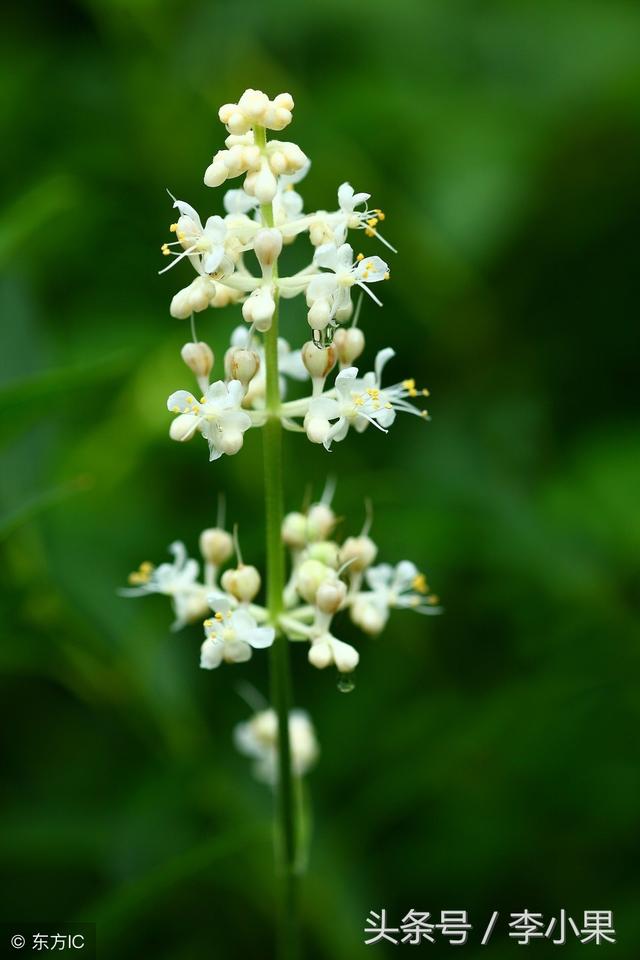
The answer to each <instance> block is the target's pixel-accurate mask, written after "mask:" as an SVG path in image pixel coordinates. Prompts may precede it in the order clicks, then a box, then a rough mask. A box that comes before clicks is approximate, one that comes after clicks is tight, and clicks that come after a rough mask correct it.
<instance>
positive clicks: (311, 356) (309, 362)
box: [301, 340, 336, 380]
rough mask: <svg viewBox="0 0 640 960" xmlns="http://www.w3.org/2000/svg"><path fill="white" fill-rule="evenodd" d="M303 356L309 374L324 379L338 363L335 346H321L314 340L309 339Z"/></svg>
mask: <svg viewBox="0 0 640 960" xmlns="http://www.w3.org/2000/svg"><path fill="white" fill-rule="evenodd" d="M301 356H302V362H303V363H304V365H305V367H306V368H307V370H308V371H309V374H310V375H311V376H312V377H314V378H320V379H323V380H324V378H325V377H326V376H327V374H328V373H330V372H331V371H332V370H333V368H334V367H335V365H336V351H335V349H334V348H333V346H329V347H320V348H319V347H317V346H316V345H315V343H313V341H312V340H307V342H306V343H305V345H304V346H303V348H302V350H301Z"/></svg>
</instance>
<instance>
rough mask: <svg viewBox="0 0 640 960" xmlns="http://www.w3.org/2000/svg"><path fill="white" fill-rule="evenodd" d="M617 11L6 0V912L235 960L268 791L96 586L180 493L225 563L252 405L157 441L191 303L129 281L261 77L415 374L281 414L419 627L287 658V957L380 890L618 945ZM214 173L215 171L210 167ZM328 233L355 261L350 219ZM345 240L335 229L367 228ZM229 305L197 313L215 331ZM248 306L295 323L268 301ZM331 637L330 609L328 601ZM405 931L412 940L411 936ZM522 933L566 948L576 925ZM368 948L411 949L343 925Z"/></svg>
mask: <svg viewBox="0 0 640 960" xmlns="http://www.w3.org/2000/svg"><path fill="white" fill-rule="evenodd" d="M639 37H640V10H639V9H638V7H637V5H636V4H634V3H631V2H629V3H624V2H621V0H607V2H588V0H585V2H581V3H579V2H573V0H555V2H547V0H535V2H534V0H520V2H518V0H513V2H506V0H503V2H483V3H479V2H471V0H468V2H462V0H460V2H459V0H448V2H433V0H429V2H421V3H419V2H417V0H414V2H407V0H395V2H394V3H392V4H386V3H383V2H378V0H369V2H366V3H358V4H356V3H344V2H338V0H325V2H324V3H322V4H301V3H294V2H274V3H259V4H258V3H256V4H253V3H227V4H225V3H213V2H210V0H208V2H207V0H183V2H181V3H178V2H169V3H166V2H165V3H160V2H157V0H119V2H107V0H86V2H78V3H71V2H67V3H56V4H40V5H36V4H23V5H21V6H20V7H17V6H16V7H14V9H13V10H12V12H11V15H10V17H9V18H8V22H7V23H6V29H5V31H4V36H3V38H2V40H1V41H0V46H1V54H2V55H1V58H0V63H1V64H2V66H1V67H0V69H1V71H2V84H1V89H2V94H1V98H0V105H1V112H2V129H3V156H2V165H3V174H2V193H3V195H4V203H3V207H2V215H1V219H0V260H1V264H0V267H1V270H2V277H1V281H0V302H1V310H2V351H1V355H2V360H1V361H0V362H1V364H2V378H3V386H2V389H1V391H0V439H1V440H2V455H3V469H2V474H1V479H0V490H1V494H2V509H1V515H0V532H1V536H2V586H3V610H2V634H3V637H2V640H3V642H2V647H1V650H2V652H1V665H2V681H1V699H2V717H1V723H0V737H1V738H2V746H3V754H4V758H5V759H4V765H3V767H4V780H5V783H4V787H3V791H2V799H1V811H2V814H1V815H2V824H3V830H2V839H1V840H0V859H1V861H2V872H3V876H4V878H5V880H6V881H7V882H6V883H5V894H4V897H3V902H2V912H3V914H4V918H5V919H7V920H12V919H34V920H38V919H72V918H77V919H85V920H95V921H96V922H97V923H98V924H99V927H98V930H99V942H100V943H101V944H102V954H101V955H102V956H103V957H108V958H122V960H128V958H138V957H140V956H154V957H156V958H158V960H160V958H162V960H164V958H171V960H201V958H203V957H208V956H211V957H225V958H235V957H249V956H250V957H260V958H263V957H264V958H269V957H270V956H271V955H272V952H271V938H272V927H273V923H272V918H273V899H272V898H273V883H272V873H271V869H272V868H271V836H270V820H269V818H270V810H271V799H270V795H269V792H268V790H267V789H265V788H264V787H262V786H260V785H259V784H257V783H255V782H254V781H253V780H252V779H251V777H250V774H249V765H248V762H247V761H246V760H245V759H244V758H242V757H240V756H238V755H236V754H235V752H234V750H233V747H232V746H231V742H230V737H231V730H232V727H233V725H234V724H235V723H237V722H239V721H241V720H243V719H245V718H246V716H247V713H248V711H247V707H246V706H245V704H244V703H243V701H242V700H241V698H240V697H239V696H238V692H237V684H238V681H239V680H240V679H241V678H247V679H249V680H250V681H251V682H252V683H253V684H255V686H256V687H258V688H259V689H261V690H263V691H265V690H266V687H267V673H266V669H267V658H266V657H265V656H261V655H256V656H254V658H253V661H252V662H251V664H249V665H247V666H245V667H237V668H233V669H232V668H228V669H221V670H219V671H218V672H215V673H212V674H209V673H205V672H203V671H200V670H199V668H198V646H199V643H200V631H199V629H198V628H196V627H194V628H189V629H187V630H185V631H184V633H181V634H170V633H169V630H168V625H169V622H170V614H169V610H168V608H167V605H166V603H165V602H164V601H163V599H162V598H151V599H148V600H144V601H135V602H134V601H125V600H123V599H120V598H118V597H117V595H116V589H117V588H118V586H120V585H122V584H123V583H124V582H125V578H126V574H127V572H128V571H129V570H130V569H132V568H134V567H135V566H137V564H138V563H139V561H140V560H143V559H147V558H148V559H152V560H155V561H160V560H162V559H163V558H164V556H165V550H166V546H167V544H168V543H169V542H170V541H171V540H173V539H174V538H177V537H179V538H182V539H184V540H185V541H186V543H187V544H188V546H189V548H190V549H191V550H192V551H194V550H195V549H196V543H197V536H198V532H199V530H200V529H201V527H202V526H204V525H209V524H211V523H212V522H213V521H214V519H215V504H216V500H217V496H218V493H219V491H221V490H224V491H226V494H227V499H228V511H229V517H230V519H231V520H238V521H239V523H240V527H241V535H242V543H243V547H244V552H245V559H249V560H252V561H255V562H259V563H261V562H262V545H261V544H262V537H263V521H262V505H261V496H262V480H261V450H260V435H259V433H258V431H253V432H252V433H251V434H250V435H248V437H247V440H246V443H245V448H244V450H243V451H242V453H241V455H239V456H237V457H233V458H230V457H225V458H224V459H223V460H222V461H220V462H219V463H216V464H213V465H209V464H208V463H207V457H206V447H205V445H204V444H203V443H202V442H201V441H200V440H199V439H198V440H197V441H194V442H193V443H192V444H188V445H185V446H180V445H178V444H173V443H171V442H169V440H168V438H167V427H168V419H169V418H168V414H167V412H166V409H165V399H166V396H167V395H168V393H169V392H170V391H171V390H173V389H176V388H177V387H182V386H189V378H188V376H187V372H186V371H185V370H184V368H183V366H182V363H181V361H180V358H179V355H178V348H179V347H180V346H181V345H182V343H183V342H184V341H185V340H186V339H188V334H187V326H188V325H187V324H186V322H182V321H177V320H174V319H172V318H171V317H170V316H169V314H168V303H169V299H170V297H171V296H172V294H173V293H174V292H175V291H176V290H177V289H178V288H179V287H180V286H182V285H184V284H185V283H186V282H187V281H188V280H189V279H191V274H190V272H189V269H188V267H187V265H183V266H180V267H178V268H176V270H175V271H174V272H172V273H170V274H169V275H166V276H163V277H160V278H159V277H158V276H157V270H158V269H159V268H160V267H162V266H164V265H165V262H163V261H162V258H161V257H160V253H159V247H160V244H161V243H162V242H163V241H164V240H165V239H168V235H167V225H168V223H169V222H170V220H171V219H172V216H171V211H170V203H169V201H168V198H167V196H166V193H165V188H167V187H168V188H170V189H171V190H172V192H174V193H175V194H177V195H178V196H180V197H181V198H184V199H186V200H189V201H190V202H191V203H193V204H194V205H195V206H196V207H197V208H198V209H200V210H202V211H203V212H205V213H213V212H220V211H221V198H222V191H209V190H207V188H205V187H204V185H203V184H202V173H203V171H204V168H205V166H206V164H207V163H208V162H209V160H210V157H211V155H212V153H213V152H214V151H215V150H216V149H218V148H219V147H220V146H221V144H222V139H223V136H224V132H223V129H222V127H221V126H220V125H219V123H218V122H217V119H216V113H217V107H218V106H219V105H220V104H221V103H223V102H225V101H228V100H234V99H236V98H237V97H238V95H239V94H240V93H241V92H242V90H243V89H244V88H245V87H247V86H256V87H260V88H263V89H265V90H266V91H268V92H269V93H270V94H271V95H274V94H275V93H277V92H279V91H281V90H289V91H290V92H291V93H292V94H293V96H294V98H295V100H296V109H295V113H294V125H293V126H292V127H291V128H289V131H288V132H289V134H290V137H291V139H294V140H295V141H296V142H298V143H299V144H300V145H301V146H302V147H303V149H304V150H305V151H306V152H307V153H308V154H309V156H311V158H312V160H313V167H312V170H311V173H310V174H309V176H308V178H307V180H306V181H305V183H304V185H303V186H304V188H303V193H304V196H305V203H306V208H307V209H308V210H312V209H314V208H315V207H325V208H326V207H330V206H331V205H332V204H333V202H334V197H335V190H336V187H337V185H338V184H339V183H340V182H342V181H343V180H350V181H351V182H352V183H353V185H354V187H355V188H356V189H358V190H363V189H364V190H368V191H370V192H371V193H372V194H373V202H374V203H375V205H380V206H382V207H383V208H384V210H385V211H386V213H387V220H386V222H385V225H384V226H385V234H386V235H387V236H388V238H389V239H390V240H391V241H392V242H393V243H395V245H396V246H397V247H398V249H399V253H398V255H397V257H393V259H392V281H391V283H389V284H385V286H384V291H383V293H384V300H385V305H384V308H383V310H380V311H379V310H378V309H377V308H376V307H375V306H374V305H373V304H371V305H369V304H366V310H365V313H364V315H363V320H362V326H363V327H364V329H365V330H366V333H367V339H368V344H367V353H366V360H367V361H368V362H370V361H371V360H372V358H373V356H374V355H375V351H376V350H377V349H378V348H379V347H382V346H386V345H387V344H389V343H391V344H393V345H394V346H395V347H396V348H397V351H398V354H399V356H398V358H397V359H396V360H395V361H394V364H393V366H391V367H390V368H388V369H389V374H390V376H391V379H392V380H395V379H400V378H402V377H403V376H406V375H413V376H415V377H416V378H417V380H418V381H419V382H420V383H421V384H422V383H426V384H428V386H429V387H430V389H431V392H432V399H431V401H430V411H431V414H432V418H433V419H432V422H431V423H430V424H428V425H426V426H423V425H422V424H421V423H419V422H418V421H416V420H414V419H413V418H410V417H405V418H399V419H398V421H397V423H396V425H395V426H394V428H393V430H392V432H391V433H390V434H389V435H388V436H383V435H381V434H379V433H377V432H375V434H374V432H373V431H371V430H370V431H368V433H367V434H365V435H364V436H355V435H350V436H349V438H348V441H346V442H345V443H342V444H339V445H337V446H336V447H335V450H334V452H333V453H332V454H331V455H328V454H326V453H325V452H324V451H323V450H322V449H317V448H315V447H312V446H311V445H310V444H308V443H307V442H306V440H305V439H304V438H299V437H296V436H292V437H288V438H287V448H286V454H287V463H288V468H287V498H288V503H289V505H290V507H296V506H298V505H299V503H300V501H301V499H302V497H303V496H304V492H305V488H306V486H307V484H308V483H309V482H310V481H311V482H312V483H313V485H314V486H313V491H314V494H315V495H318V494H319V492H320V489H321V485H322V483H323V479H324V477H325V475H326V473H327V472H328V471H332V472H334V473H336V474H337V475H338V477H339V488H338V494H337V498H336V508H337V510H338V512H339V513H340V514H341V515H343V516H344V517H345V518H346V520H345V530H347V531H349V532H354V531H355V530H357V529H358V528H359V525H360V523H361V518H362V516H363V500H364V498H365V497H367V496H368V497H371V498H372V500H373V501H374V504H375V525H374V534H375V537H376V539H377V541H378V543H379V544H380V548H381V556H382V557H383V558H384V559H389V560H393V561H396V560H400V559H403V558H410V559H413V560H415V561H416V562H417V563H418V565H419V566H420V567H421V568H423V569H425V570H426V571H427V572H428V574H429V578H430V582H431V583H432V585H433V588H434V589H436V590H437V592H438V593H439V594H440V596H441V597H442V598H443V602H444V604H445V606H446V613H445V615H444V616H443V617H441V618H438V619H429V620H425V619H421V618H418V617H412V616H411V615H410V614H409V613H398V614H396V615H395V616H394V617H393V619H392V621H391V623H390V625H389V628H388V630H387V632H386V633H385V635H384V636H383V637H381V638H379V639H377V640H371V639H364V640H362V641H361V642H360V644H359V645H360V650H361V653H362V663H361V667H360V668H359V670H358V673H357V677H356V689H355V691H354V692H353V693H351V694H349V695H343V694H340V693H338V692H337V690H336V683H335V675H334V674H332V673H330V672H327V673H320V672H318V671H314V670H312V669H311V668H310V667H309V666H308V665H307V663H306V659H305V651H304V649H303V648H302V647H301V646H300V647H296V648H295V649H294V650H293V653H294V670H295V700H296V703H297V704H298V705H300V706H304V707H306V708H307V709H309V710H310V712H311V713H312V715H313V718H314V721H315V724H316V727H317V731H318V736H319V739H320V742H321V746H322V756H321V760H320V763H319V764H318V767H317V769H316V770H315V771H314V772H313V774H311V775H310V777H309V779H308V784H309V787H310V790H311V793H312V796H313V809H314V835H313V848H312V858H311V870H310V874H309V877H308V881H307V884H306V893H305V898H304V923H305V931H306V935H307V943H308V946H307V950H306V953H305V957H309V958H313V960H316V958H318V960H325V958H332V960H343V958H344V960H351V958H358V957H361V956H369V955H375V953H369V952H367V951H366V950H365V948H364V947H363V946H362V940H363V933H362V929H363V926H364V921H365V918H366V916H367V914H368V912H369V911H370V910H371V909H379V908H380V907H383V906H384V907H386V908H387V909H388V910H389V914H390V917H392V918H396V920H397V919H401V917H402V915H403V914H404V913H405V912H406V911H407V910H409V909H410V908H415V909H422V910H430V911H432V912H435V913H436V914H437V913H439V911H440V910H441V909H443V908H448V909H453V908H466V909H468V910H469V912H470V917H471V921H472V923H474V925H475V928H476V929H475V930H474V933H473V936H472V943H470V944H469V945H467V946H466V947H465V948H464V956H465V957H477V956H480V955H483V956H484V955H485V953H486V955H487V956H490V957H493V958H500V957H511V956H516V955H519V954H518V951H519V950H520V948H519V947H516V946H515V945H514V944H513V943H512V942H509V940H508V938H507V937H506V936H505V934H504V931H503V932H502V933H501V934H500V935H497V936H496V938H495V939H494V941H493V942H492V944H491V945H490V947H488V948H486V950H485V949H482V950H481V949H480V947H479V945H478V942H479V936H480V931H481V928H482V925H483V923H486V921H487V920H488V917H489V915H490V913H491V912H492V911H493V910H499V911H501V924H502V925H503V924H504V923H506V921H507V920H508V917H507V916H506V915H507V914H508V913H509V911H511V910H518V909H522V908H525V907H527V908H529V909H530V910H538V911H543V912H544V913H545V914H546V915H547V916H551V915H553V914H554V913H555V914H557V913H558V911H559V910H560V909H561V908H562V907H565V908H567V909H568V910H569V911H570V912H571V913H572V914H573V915H575V916H578V917H579V916H580V914H581V912H582V911H584V910H585V909H592V908H602V909H612V910H613V911H614V917H615V925H616V927H617V929H618V933H619V943H618V944H617V945H616V946H615V947H607V946H606V945H605V946H604V947H602V948H601V949H602V951H603V953H604V955H605V956H606V955H608V953H609V952H613V953H614V954H615V955H617V956H620V957H629V958H631V957H635V956H637V951H638V942H639V940H640V913H639V912H638V907H637V904H638V897H639V895H640V884H639V880H638V872H637V862H638V856H639V854H640V834H639V830H638V797H639V793H640V767H639V765H638V760H639V757H638V747H637V741H638V714H639V712H640V708H639V702H640V701H639V696H638V694H639V683H638V671H639V669H640V637H639V635H638V630H637V620H636V611H634V603H635V602H636V600H637V594H638V581H639V577H638V545H639V540H640V517H639V514H638V505H637V499H638V489H639V487H640V484H639V477H640V444H639V441H638V433H637V429H636V420H635V417H636V414H637V382H638V378H637V359H636V358H634V348H637V343H636V335H635V329H634V327H635V324H632V315H634V314H635V315H637V302H638V279H637V276H638V271H637V235H638V212H639V208H640V183H639V179H638V168H639V160H640V120H639V108H640V64H639V61H638V41H639ZM237 185H238V184H237V183H234V184H231V186H237ZM355 242H356V244H357V245H358V246H362V247H363V248H364V249H366V250H368V251H371V252H377V253H383V251H382V250H380V249H379V248H378V247H377V246H376V245H375V243H374V241H365V240H364V238H363V237H361V236H359V237H357V238H356V241H355ZM365 244H366V246H365ZM238 318H239V312H238V308H235V309H234V308H229V309H228V310H226V311H216V312H214V311H209V312H208V313H207V314H206V315H202V316H200V317H199V318H198V332H199V335H200V336H202V337H204V338H205V339H207V340H209V341H210V342H211V343H212V345H213V346H214V349H215V350H216V352H217V353H218V355H219V356H220V357H221V355H222V351H223V350H224V347H225V344H226V342H227V338H228V336H229V333H230V331H231V329H232V328H233V327H234V326H235V325H236V324H237V323H238V322H239V320H238ZM283 324H284V332H285V334H287V333H289V334H290V335H291V337H292V339H294V340H295V341H296V342H298V343H299V342H301V340H302V338H303V337H304V336H305V330H306V326H305V321H304V314H303V305H302V302H301V301H291V302H289V303H287V304H285V311H284V320H283ZM341 635H342V636H343V637H344V638H345V639H349V638H350V637H352V631H351V629H350V627H349V626H348V625H345V628H344V630H343V631H342V633H341ZM422 949H423V951H424V953H425V954H428V955H432V956H435V955H440V954H441V953H443V952H448V948H444V947H430V946H429V945H428V944H426V945H424V946H423V948H422ZM531 949H532V952H533V953H535V955H536V956H545V955H546V956H549V955H551V954H553V955H554V956H555V955H556V953H558V952H559V953H560V954H561V955H562V956H564V957H567V958H569V957H578V956H582V955H583V953H584V951H585V950H586V951H588V950H589V949H592V948H589V947H585V946H581V945H580V944H578V943H577V942H576V941H575V938H573V939H571V940H570V942H569V943H568V944H567V945H566V946H564V947H562V948H560V947H556V948H553V947H551V946H550V945H549V944H548V943H547V942H546V941H545V942H544V943H536V944H534V945H533V947H532V948H531ZM375 950H377V954H378V955H381V956H387V955H388V956H396V955H398V951H400V952H401V953H402V952H403V951H404V952H406V951H408V950H409V947H408V946H403V947H398V948H395V949H394V948H391V947H389V948H388V949H385V947H379V946H378V947H371V948H370V951H375Z"/></svg>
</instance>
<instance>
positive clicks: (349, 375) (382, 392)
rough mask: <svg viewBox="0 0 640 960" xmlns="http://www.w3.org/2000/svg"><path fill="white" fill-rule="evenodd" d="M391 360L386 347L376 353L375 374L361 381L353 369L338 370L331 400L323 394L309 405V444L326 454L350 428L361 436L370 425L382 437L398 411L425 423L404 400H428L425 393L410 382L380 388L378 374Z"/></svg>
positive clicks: (420, 413) (423, 413)
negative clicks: (322, 449)
mask: <svg viewBox="0 0 640 960" xmlns="http://www.w3.org/2000/svg"><path fill="white" fill-rule="evenodd" d="M392 356H394V351H393V350H392V349H391V348H390V347H387V348H386V349H384V350H380V351H379V352H378V354H377V356H376V361H375V370H374V371H371V372H369V373H366V374H365V375H364V377H362V378H358V370H357V368H356V367H347V368H346V369H344V370H341V371H340V373H339V374H338V376H337V377H336V379H335V390H334V393H335V396H333V397H332V396H329V395H327V394H324V395H322V396H320V397H315V398H313V399H312V400H311V401H310V403H309V406H308V410H307V413H306V415H305V419H304V426H305V430H306V431H307V436H308V437H309V439H310V440H311V441H312V442H313V443H323V444H324V446H325V447H326V448H327V450H328V449H329V448H330V446H331V443H332V442H333V441H334V440H335V441H339V440H344V438H345V437H346V435H347V433H348V430H349V427H350V426H353V427H354V428H355V429H356V430H357V431H358V432H359V433H361V432H362V431H363V430H365V429H366V428H367V426H368V425H369V424H370V423H372V424H373V425H374V427H377V428H378V429H379V430H382V431H383V432H385V433H386V431H387V429H388V428H389V427H390V426H391V424H392V423H393V422H394V420H395V418H396V411H398V410H400V411H402V412H405V413H413V414H415V415H416V416H419V417H422V418H423V419H428V415H427V412H426V410H418V409H417V408H416V407H414V406H413V405H412V404H410V403H408V402H407V400H406V398H407V397H411V398H415V397H418V396H428V393H429V391H428V390H418V389H417V388H416V385H415V381H414V380H403V381H402V382H401V383H397V384H395V385H393V386H391V387H384V388H383V387H382V386H381V378H382V371H383V369H384V367H385V365H386V363H387V361H388V360H390V359H391V357H392Z"/></svg>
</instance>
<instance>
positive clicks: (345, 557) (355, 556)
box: [340, 536, 378, 573]
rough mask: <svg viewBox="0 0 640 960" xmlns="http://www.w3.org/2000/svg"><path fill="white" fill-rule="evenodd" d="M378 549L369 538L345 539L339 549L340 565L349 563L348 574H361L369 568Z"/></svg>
mask: <svg viewBox="0 0 640 960" xmlns="http://www.w3.org/2000/svg"><path fill="white" fill-rule="evenodd" d="M377 553H378V548H377V546H376V545H375V543H374V542H373V540H371V538H370V537H364V536H362V537H347V539H346V540H345V541H344V543H343V544H342V547H341V548H340V563H347V562H349V568H348V569H349V572H351V573H362V571H363V570H366V569H367V567H369V566H371V564H372V563H373V561H374V560H375V558H376V555H377Z"/></svg>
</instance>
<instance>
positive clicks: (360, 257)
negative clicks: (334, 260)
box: [356, 253, 364, 262]
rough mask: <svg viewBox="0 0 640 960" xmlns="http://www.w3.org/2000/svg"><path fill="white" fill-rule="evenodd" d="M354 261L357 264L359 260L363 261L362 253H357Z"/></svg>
mask: <svg viewBox="0 0 640 960" xmlns="http://www.w3.org/2000/svg"><path fill="white" fill-rule="evenodd" d="M356 260H357V261H358V262H359V261H360V260H364V253H359V254H358V256H357V257H356Z"/></svg>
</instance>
